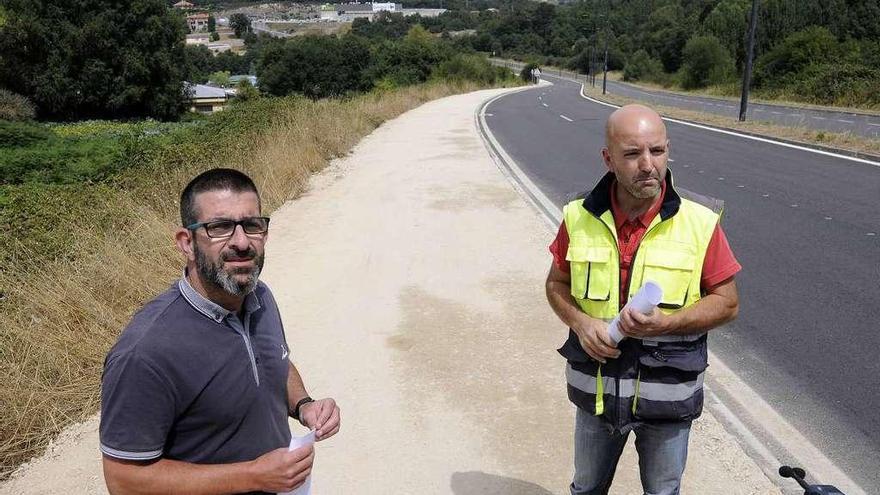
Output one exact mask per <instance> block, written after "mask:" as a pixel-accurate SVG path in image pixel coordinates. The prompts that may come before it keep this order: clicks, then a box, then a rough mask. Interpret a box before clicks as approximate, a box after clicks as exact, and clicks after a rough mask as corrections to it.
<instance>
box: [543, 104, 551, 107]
mask: <svg viewBox="0 0 880 495" xmlns="http://www.w3.org/2000/svg"><path fill="white" fill-rule="evenodd" d="M541 105H544V107H549V106H550V105H548V104H546V103H541Z"/></svg>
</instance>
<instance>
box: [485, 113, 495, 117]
mask: <svg viewBox="0 0 880 495" xmlns="http://www.w3.org/2000/svg"><path fill="white" fill-rule="evenodd" d="M493 115H495V114H494V113H487V114H486V117H491V116H493Z"/></svg>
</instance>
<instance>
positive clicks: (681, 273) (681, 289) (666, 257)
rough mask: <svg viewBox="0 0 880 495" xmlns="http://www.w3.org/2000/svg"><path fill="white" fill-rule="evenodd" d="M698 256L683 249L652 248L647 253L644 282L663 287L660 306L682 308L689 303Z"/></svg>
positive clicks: (643, 274)
mask: <svg viewBox="0 0 880 495" xmlns="http://www.w3.org/2000/svg"><path fill="white" fill-rule="evenodd" d="M695 263H696V256H694V254H693V253H691V252H688V251H682V250H666V249H651V250H649V251H648V252H646V253H645V268H644V271H643V273H642V284H644V283H645V282H647V281H652V282H655V283H657V284H658V285H660V287H661V288H663V299H662V300H661V301H660V305H659V306H660V307H661V308H664V309H681V308H683V307H684V305H685V304H686V303H687V299H688V289H689V288H690V285H691V280H692V279H693V275H694V268H695V267H694V264H695Z"/></svg>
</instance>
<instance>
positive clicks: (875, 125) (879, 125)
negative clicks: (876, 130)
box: [868, 122, 880, 127]
mask: <svg viewBox="0 0 880 495" xmlns="http://www.w3.org/2000/svg"><path fill="white" fill-rule="evenodd" d="M868 125H872V126H874V127H880V124H872V123H870V122H868Z"/></svg>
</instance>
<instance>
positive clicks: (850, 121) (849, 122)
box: [837, 119, 855, 124]
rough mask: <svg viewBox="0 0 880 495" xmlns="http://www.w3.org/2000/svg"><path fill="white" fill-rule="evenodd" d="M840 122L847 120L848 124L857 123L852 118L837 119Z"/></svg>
mask: <svg viewBox="0 0 880 495" xmlns="http://www.w3.org/2000/svg"><path fill="white" fill-rule="evenodd" d="M837 121H838V122H846V123H847V124H855V122H853V121H852V120H844V119H837Z"/></svg>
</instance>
